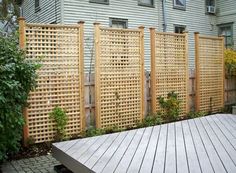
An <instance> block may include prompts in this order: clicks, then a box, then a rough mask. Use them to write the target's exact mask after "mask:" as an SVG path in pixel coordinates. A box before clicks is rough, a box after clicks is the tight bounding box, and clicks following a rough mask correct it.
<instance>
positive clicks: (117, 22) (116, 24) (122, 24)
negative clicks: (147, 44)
mask: <svg viewBox="0 0 236 173" xmlns="http://www.w3.org/2000/svg"><path fill="white" fill-rule="evenodd" d="M109 20H110V27H112V28H124V29H126V28H128V20H127V19H118V18H110V19H109Z"/></svg>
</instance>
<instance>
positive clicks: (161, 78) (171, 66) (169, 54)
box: [151, 30, 188, 116]
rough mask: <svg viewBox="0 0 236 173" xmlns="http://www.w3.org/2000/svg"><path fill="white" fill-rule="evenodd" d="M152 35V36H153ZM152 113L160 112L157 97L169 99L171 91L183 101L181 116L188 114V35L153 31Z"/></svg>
mask: <svg viewBox="0 0 236 173" xmlns="http://www.w3.org/2000/svg"><path fill="white" fill-rule="evenodd" d="M152 32H153V33H152ZM151 34H152V36H151V39H154V40H152V42H151V44H152V51H153V53H152V69H151V71H152V72H151V91H152V92H151V96H152V112H153V113H154V112H157V111H161V108H160V105H159V100H158V97H160V96H161V97H164V98H165V99H166V98H167V94H168V93H169V92H172V91H174V92H175V93H177V94H178V100H180V101H181V103H180V108H181V112H180V115H181V116H183V115H186V113H187V112H188V87H187V85H188V57H187V51H188V50H187V49H188V48H187V45H188V43H187V34H174V33H160V32H155V30H154V31H151Z"/></svg>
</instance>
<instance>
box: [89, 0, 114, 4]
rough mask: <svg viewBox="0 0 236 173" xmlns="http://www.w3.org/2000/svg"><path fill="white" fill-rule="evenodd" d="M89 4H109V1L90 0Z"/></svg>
mask: <svg viewBox="0 0 236 173" xmlns="http://www.w3.org/2000/svg"><path fill="white" fill-rule="evenodd" d="M89 2H94V3H98V4H109V0H89Z"/></svg>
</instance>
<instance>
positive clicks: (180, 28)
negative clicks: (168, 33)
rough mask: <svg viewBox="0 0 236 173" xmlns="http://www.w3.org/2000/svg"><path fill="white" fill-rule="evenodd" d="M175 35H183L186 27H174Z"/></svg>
mask: <svg viewBox="0 0 236 173" xmlns="http://www.w3.org/2000/svg"><path fill="white" fill-rule="evenodd" d="M174 28H175V33H179V34H183V32H184V31H185V28H186V26H184V25H174Z"/></svg>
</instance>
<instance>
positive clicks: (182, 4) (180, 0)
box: [173, 0, 186, 10]
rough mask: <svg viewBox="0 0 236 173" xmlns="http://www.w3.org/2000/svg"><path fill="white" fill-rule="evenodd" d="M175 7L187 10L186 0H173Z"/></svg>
mask: <svg viewBox="0 0 236 173" xmlns="http://www.w3.org/2000/svg"><path fill="white" fill-rule="evenodd" d="M173 1H174V8H176V9H181V10H185V9H186V0H173Z"/></svg>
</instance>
